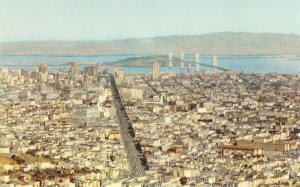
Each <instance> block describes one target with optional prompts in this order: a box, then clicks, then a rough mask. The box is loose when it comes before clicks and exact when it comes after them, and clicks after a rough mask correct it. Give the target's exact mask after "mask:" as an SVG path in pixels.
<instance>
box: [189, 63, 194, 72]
mask: <svg viewBox="0 0 300 187" xmlns="http://www.w3.org/2000/svg"><path fill="white" fill-rule="evenodd" d="M192 69H193V64H192V63H189V65H188V72H189V73H192Z"/></svg>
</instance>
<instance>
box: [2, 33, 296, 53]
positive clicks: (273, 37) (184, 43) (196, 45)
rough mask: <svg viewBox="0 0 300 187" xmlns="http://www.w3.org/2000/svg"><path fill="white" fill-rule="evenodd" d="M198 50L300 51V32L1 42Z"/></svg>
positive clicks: (19, 46) (14, 49)
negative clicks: (296, 33)
mask: <svg viewBox="0 0 300 187" xmlns="http://www.w3.org/2000/svg"><path fill="white" fill-rule="evenodd" d="M169 52H173V53H179V52H184V53H195V52H200V54H201V55H300V35H293V34H270V33H263V34H258V33H234V32H223V33H211V34H205V35H197V36H196V35H177V36H166V37H155V38H136V39H125V40H112V41H84V42H83V41H82V42H63V41H44V42H10V43H0V55H57V56H67V55H84V56H85V55H86V56H87V55H118V54H167V53H169Z"/></svg>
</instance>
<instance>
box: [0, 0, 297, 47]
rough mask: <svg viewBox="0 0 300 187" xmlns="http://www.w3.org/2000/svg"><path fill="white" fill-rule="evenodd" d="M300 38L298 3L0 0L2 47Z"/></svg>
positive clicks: (254, 0) (288, 0)
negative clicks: (232, 36)
mask: <svg viewBox="0 0 300 187" xmlns="http://www.w3.org/2000/svg"><path fill="white" fill-rule="evenodd" d="M225 31H233V32H255V33H261V32H264V33H265V32H267V33H287V34H289V33H293V34H300V0H0V42H10V41H45V40H60V41H74V40H78V41H85V40H89V41H91V40H114V39H125V38H142V37H155V36H168V35H185V34H188V35H200V34H206V33H211V32H225Z"/></svg>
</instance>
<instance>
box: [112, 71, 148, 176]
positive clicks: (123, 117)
mask: <svg viewBox="0 0 300 187" xmlns="http://www.w3.org/2000/svg"><path fill="white" fill-rule="evenodd" d="M109 79H110V83H111V88H112V94H113V98H114V104H115V106H116V114H117V118H118V121H119V129H120V134H121V137H122V139H123V142H124V147H125V152H126V155H127V161H128V163H129V169H130V172H131V175H132V177H139V176H144V175H145V174H146V173H145V169H144V167H143V166H142V163H141V158H140V155H139V152H138V150H137V149H136V146H135V143H134V139H133V137H132V135H131V133H130V130H129V128H130V122H129V119H128V116H127V114H126V112H125V109H124V106H123V104H122V102H121V98H120V95H119V91H118V88H117V86H116V83H115V78H114V76H113V75H111V74H110V76H109Z"/></svg>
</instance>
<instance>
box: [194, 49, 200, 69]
mask: <svg viewBox="0 0 300 187" xmlns="http://www.w3.org/2000/svg"><path fill="white" fill-rule="evenodd" d="M195 62H196V63H195V64H196V69H195V71H196V72H199V70H200V55H199V53H196V55H195Z"/></svg>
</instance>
